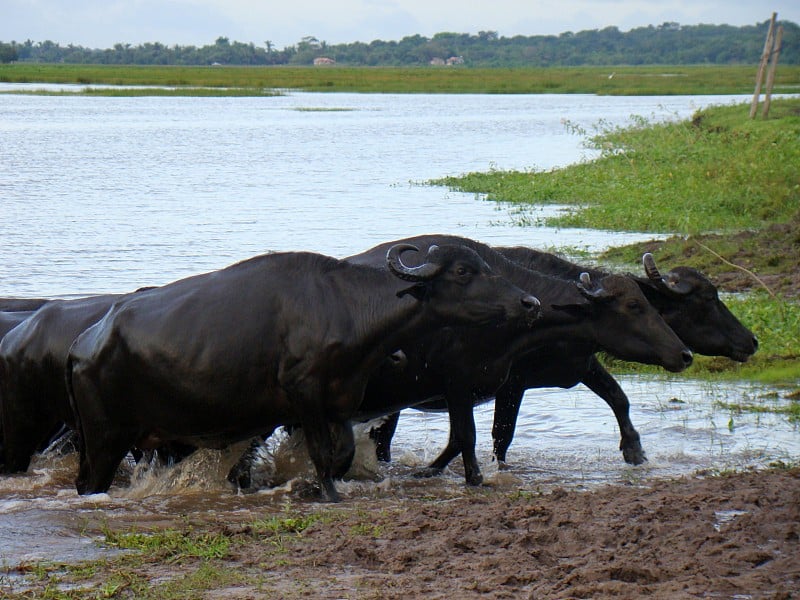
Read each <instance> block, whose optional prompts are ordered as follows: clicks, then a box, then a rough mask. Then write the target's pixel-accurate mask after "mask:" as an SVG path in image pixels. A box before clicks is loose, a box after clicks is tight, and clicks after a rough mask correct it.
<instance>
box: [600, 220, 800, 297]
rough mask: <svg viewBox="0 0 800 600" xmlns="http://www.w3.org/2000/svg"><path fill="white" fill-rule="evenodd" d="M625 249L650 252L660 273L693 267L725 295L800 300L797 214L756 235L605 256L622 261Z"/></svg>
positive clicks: (676, 241)
mask: <svg viewBox="0 0 800 600" xmlns="http://www.w3.org/2000/svg"><path fill="white" fill-rule="evenodd" d="M626 249H627V250H626ZM630 249H635V253H634V256H635V255H636V254H638V255H639V256H641V253H642V252H652V253H653V254H654V255H655V256H656V258H657V259H658V261H659V262H660V263H663V266H664V267H665V268H668V267H671V266H675V265H687V266H693V267H696V268H698V269H700V271H702V272H703V273H705V274H706V275H708V276H709V277H710V278H711V279H712V281H713V282H714V284H715V285H717V287H719V289H721V290H723V291H726V292H747V291H751V290H754V289H764V288H767V289H769V290H770V291H771V292H772V293H773V294H776V295H777V296H783V297H785V298H792V299H796V298H800V258H799V257H800V214H798V216H796V217H795V218H794V219H793V220H792V221H791V222H790V223H785V224H774V225H770V226H768V227H766V228H764V229H761V230H758V231H741V232H738V233H734V234H724V235H717V234H702V235H697V236H691V237H689V238H681V237H672V238H668V239H666V240H654V241H651V242H644V243H641V244H633V245H631V246H627V247H625V248H623V249H612V250H610V251H609V252H608V253H607V254H606V255H607V256H608V255H611V256H613V255H615V254H617V255H623V256H624V255H625V253H626V252H628V253H630ZM715 253H716V254H715ZM734 265H735V266H734Z"/></svg>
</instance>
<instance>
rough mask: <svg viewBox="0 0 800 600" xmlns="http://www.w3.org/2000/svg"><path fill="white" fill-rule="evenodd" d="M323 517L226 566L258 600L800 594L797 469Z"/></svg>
mask: <svg viewBox="0 0 800 600" xmlns="http://www.w3.org/2000/svg"><path fill="white" fill-rule="evenodd" d="M333 514H334V515H336V517H335V518H333V519H332V520H331V521H329V522H322V521H320V522H317V523H315V524H314V525H312V526H311V527H309V528H308V529H307V530H306V531H305V532H304V533H303V535H302V536H301V537H300V538H297V539H296V540H294V541H293V542H292V544H291V547H290V548H289V551H288V552H286V553H285V554H282V555H281V556H279V557H270V556H269V555H265V553H264V548H263V546H262V544H261V543H260V542H259V541H258V540H253V541H251V542H249V543H247V544H245V545H244V546H242V547H241V548H239V549H238V550H237V551H236V553H235V556H234V561H233V562H232V563H231V566H235V567H236V568H238V569H242V568H244V569H255V570H263V571H264V572H265V573H264V574H265V576H266V577H267V579H268V580H269V583H268V585H266V586H265V587H264V588H263V589H262V592H263V593H264V596H265V597H269V596H270V594H271V593H275V592H277V591H281V590H284V591H286V592H287V594H290V593H297V594H302V593H303V591H304V590H305V591H306V592H308V593H309V594H310V595H311V596H313V597H317V598H343V597H353V598H386V597H398V598H400V597H426V598H458V597H461V598H463V597H469V596H476V597H477V596H479V595H480V596H481V597H484V598H525V597H528V598H554V597H559V598H564V597H576V598H600V597H622V598H640V597H643V596H650V597H661V598H680V597H715V598H732V597H738V598H791V597H796V596H795V594H797V590H798V589H800V539H799V536H800V470H798V469H794V470H791V471H770V472H766V473H764V472H762V473H745V474H738V475H730V476H722V477H716V478H707V479H706V478H688V479H678V480H672V481H661V482H652V483H643V484H642V485H641V486H626V487H619V486H613V487H604V488H601V489H597V490H594V491H590V492H585V491H569V490H564V489H556V490H554V491H552V492H550V493H547V494H544V495H536V494H533V495H529V494H508V493H493V492H491V491H484V490H477V491H472V492H465V493H464V495H463V496H460V497H455V498H452V499H449V500H437V501H435V502H434V501H428V500H426V499H424V498H394V499H391V500H389V499H386V498H382V499H380V500H377V501H350V502H347V503H346V505H344V506H342V507H337V508H335V509H333ZM365 525H366V526H367V527H364V526H365ZM270 590H271V591H270ZM228 591H229V592H230V594H226V595H227V596H228V597H229V598H230V597H259V595H260V594H261V593H262V592H258V591H257V590H256V589H250V590H244V589H241V590H238V591H237V590H228Z"/></svg>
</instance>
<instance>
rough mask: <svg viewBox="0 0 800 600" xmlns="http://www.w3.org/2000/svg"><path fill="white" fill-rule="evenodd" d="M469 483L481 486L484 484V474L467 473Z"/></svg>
mask: <svg viewBox="0 0 800 600" xmlns="http://www.w3.org/2000/svg"><path fill="white" fill-rule="evenodd" d="M466 479H467V485H474V486H479V485H481V484H483V475H481V474H480V473H473V474H472V475H467V476H466Z"/></svg>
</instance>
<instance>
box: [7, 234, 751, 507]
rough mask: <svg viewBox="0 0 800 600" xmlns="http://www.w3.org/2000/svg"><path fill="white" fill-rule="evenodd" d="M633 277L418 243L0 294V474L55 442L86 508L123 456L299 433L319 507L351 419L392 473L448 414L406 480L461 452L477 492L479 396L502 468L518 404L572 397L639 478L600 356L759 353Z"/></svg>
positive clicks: (516, 254)
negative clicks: (66, 445)
mask: <svg viewBox="0 0 800 600" xmlns="http://www.w3.org/2000/svg"><path fill="white" fill-rule="evenodd" d="M642 263H643V271H644V273H643V275H641V276H638V275H622V274H617V273H611V272H605V271H601V270H598V269H595V268H587V267H582V266H578V265H575V264H573V263H571V262H568V261H566V260H564V259H562V258H560V257H558V256H556V255H553V254H549V253H545V252H541V251H537V250H534V249H532V248H528V247H524V246H519V247H497V246H488V245H486V244H483V243H480V242H477V241H474V240H471V239H468V238H463V237H456V236H452V235H422V236H416V237H413V238H408V239H403V240H396V241H393V242H389V243H385V244H380V245H378V246H375V247H374V248H371V249H369V250H367V251H365V252H363V253H361V254H357V255H354V256H350V257H347V258H344V259H335V258H331V257H328V256H323V255H320V254H314V253H310V252H283V253H271V254H264V255H260V256H256V257H254V258H251V259H249V260H245V261H242V262H239V263H237V264H234V265H231V266H229V267H227V268H224V269H220V270H218V271H213V272H210V273H205V274H201V275H196V276H193V277H188V278H185V279H181V280H178V281H175V282H173V283H170V284H167V285H164V286H161V287H152V288H141V289H138V290H136V291H133V292H131V293H127V294H109V295H98V296H89V297H86V298H78V299H72V300H50V299H33V298H31V299H25V298H0V419H1V420H2V437H0V468H1V469H2V471H3V472H5V473H17V472H24V471H26V470H27V469H28V466H29V464H30V461H31V458H32V456H33V455H34V454H36V453H37V452H40V451H41V450H42V449H44V448H45V447H46V446H47V444H48V442H50V441H51V440H53V439H54V436H57V435H59V434H61V433H63V432H64V431H69V432H72V434H73V435H74V436H75V439H76V445H77V448H78V450H79V453H80V458H79V467H78V473H77V478H76V487H77V491H78V493H80V494H93V493H101V492H105V491H107V490H108V489H109V487H110V486H111V484H112V480H113V478H114V475H115V473H116V470H117V467H118V466H119V464H120V463H121V462H122V460H123V459H124V458H125V456H126V455H127V454H128V453H129V452H131V453H132V454H133V456H141V455H142V453H144V452H148V451H151V450H154V449H159V450H160V451H161V452H162V453H163V454H165V455H172V456H173V457H174V458H175V459H180V458H181V457H183V456H185V455H186V454H187V453H188V452H191V451H193V450H194V449H196V448H201V447H206V448H224V447H227V446H229V445H231V444H233V443H235V442H239V441H242V440H246V439H251V438H257V439H264V438H266V437H267V436H269V435H271V434H272V432H273V431H275V429H277V428H278V427H281V426H283V427H287V428H294V427H301V428H302V429H303V431H304V433H305V440H306V446H307V449H308V453H309V456H310V457H311V460H312V463H313V465H314V467H315V469H316V474H317V479H318V483H319V486H320V489H321V494H322V497H323V498H324V499H327V500H330V501H336V500H338V499H339V494H338V492H337V489H336V487H335V484H334V480H336V479H338V478H341V477H342V476H343V475H344V473H345V472H346V471H347V470H348V468H349V466H350V464H351V461H352V459H353V454H354V440H353V430H352V423H353V422H359V421H361V422H366V421H369V420H371V419H374V418H376V417H383V419H381V420H380V425H377V426H375V427H374V428H373V429H372V430H371V432H370V436H371V437H372V438H373V440H374V441H375V446H376V452H377V455H378V459H379V460H383V461H389V460H390V457H391V439H392V436H393V434H394V431H395V428H396V427H397V423H398V416H399V412H400V411H401V410H403V409H407V408H414V409H417V410H446V411H447V412H448V415H449V419H450V436H449V440H448V442H447V445H446V446H445V448H444V450H443V451H442V452H441V454H440V455H439V456H438V457H437V458H436V459H435V460H434V461H433V462H432V463H431V464H430V465H429V466H428V467H427V468H425V469H423V470H421V471H419V473H418V474H419V475H423V476H427V475H435V474H437V473H439V472H441V471H442V470H443V469H444V468H445V467H446V466H447V465H448V463H449V462H450V461H451V460H452V459H453V458H455V457H456V456H458V455H461V457H462V459H463V464H464V476H465V479H466V482H467V483H468V484H470V485H478V484H480V483H481V482H482V476H481V472H480V468H479V465H478V461H477V459H476V456H475V445H476V434H475V421H474V417H473V407H474V406H475V405H476V404H480V403H483V402H488V401H491V400H494V402H495V412H494V425H493V429H492V436H493V439H494V456H495V458H496V460H498V461H500V463H501V464H502V463H505V461H506V460H507V452H508V448H509V446H510V444H511V441H512V438H513V435H514V430H515V426H516V419H517V414H518V412H519V409H520V404H521V401H522V397H523V393H524V392H525V391H526V390H529V389H534V388H540V387H554V386H555V387H565V388H568V387H572V386H574V385H576V384H578V383H584V384H585V385H586V386H587V387H588V388H589V389H591V390H592V391H593V392H595V393H596V394H597V395H599V396H600V397H601V398H603V399H604V400H605V401H606V402H607V403H608V404H609V406H610V407H611V409H612V410H613V411H614V415H615V417H616V419H617V422H618V424H619V429H620V434H621V441H620V450H621V451H622V455H623V458H624V460H625V461H627V462H628V463H631V464H640V463H642V462H643V461H645V460H646V459H645V454H644V451H643V449H642V446H641V443H640V439H639V434H638V433H637V431H636V429H635V428H634V426H633V423H632V422H631V420H630V416H629V403H628V399H627V397H626V395H625V392H624V391H623V390H622V388H621V387H620V385H619V384H618V383H617V382H616V381H615V380H614V378H613V377H612V376H611V375H610V374H609V373H608V371H606V370H605V368H604V367H603V365H602V364H601V362H600V361H599V360H598V358H597V353H598V352H605V353H607V354H609V355H612V356H614V357H618V358H620V359H623V360H628V361H635V362H641V363H647V364H653V365H658V366H660V367H663V368H664V369H667V370H669V371H672V372H678V371H681V370H683V369H685V368H686V367H688V366H689V365H690V364H691V362H692V352H697V353H700V354H706V355H714V356H726V357H729V358H731V359H733V360H736V361H745V360H747V358H748V357H749V356H751V355H752V354H753V353H754V352H755V351H756V349H757V346H758V344H757V341H756V338H755V336H754V335H753V334H752V333H751V332H750V331H749V330H748V329H747V328H746V327H744V326H743V325H742V324H741V323H740V322H739V321H738V320H737V319H736V317H735V316H734V315H733V314H732V313H731V312H730V311H729V310H728V308H727V307H726V306H725V305H724V303H723V302H722V301H721V300H720V299H719V295H718V293H717V289H716V287H715V286H714V285H713V284H712V283H711V282H710V281H709V280H708V279H707V278H706V277H704V276H703V275H702V274H701V273H699V272H698V271H696V270H695V269H691V268H688V267H677V268H675V269H673V270H671V271H669V272H667V273H663V274H662V273H661V272H660V271H659V269H658V267H657V266H656V264H655V261H654V259H653V257H652V256H651V255H650V254H645V255H644V257H643V259H642ZM249 460H251V457H249V456H248V455H247V453H245V456H243V457H242V459H241V461H240V464H239V465H238V466H237V467H236V472H237V473H239V474H241V473H246V471H247V469H248V468H249V467H248V461H249ZM242 481H246V477H244V478H243V479H242Z"/></svg>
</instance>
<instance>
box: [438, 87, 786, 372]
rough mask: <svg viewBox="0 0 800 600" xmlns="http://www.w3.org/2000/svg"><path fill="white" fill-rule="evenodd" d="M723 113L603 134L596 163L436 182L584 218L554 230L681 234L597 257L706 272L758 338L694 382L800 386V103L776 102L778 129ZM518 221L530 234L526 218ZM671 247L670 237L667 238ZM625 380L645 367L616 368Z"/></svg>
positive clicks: (637, 267) (738, 109)
mask: <svg viewBox="0 0 800 600" xmlns="http://www.w3.org/2000/svg"><path fill="white" fill-rule="evenodd" d="M748 108H749V107H748V106H747V105H739V106H720V107H712V108H709V109H707V110H704V111H701V112H699V113H698V114H696V115H695V116H694V118H693V119H691V120H688V121H680V122H671V123H665V124H651V123H648V122H647V121H645V120H640V121H638V122H636V123H635V124H634V125H633V126H631V127H627V128H621V129H618V128H607V127H604V126H602V125H601V126H600V127H599V129H598V131H597V132H596V135H594V136H593V137H592V138H591V140H590V144H591V146H592V147H594V148H596V149H597V150H599V151H600V157H599V158H598V159H597V160H594V161H591V162H586V163H582V164H578V165H573V166H570V167H567V168H564V169H558V170H554V171H548V172H539V171H535V170H532V171H527V172H519V171H511V172H509V171H492V172H489V173H469V174H466V175H464V176H461V177H448V178H445V179H441V180H437V181H434V182H431V183H434V184H438V185H446V186H448V187H451V188H454V189H458V190H460V191H467V192H476V193H482V194H488V197H489V198H490V199H493V200H500V201H509V202H514V203H517V204H519V205H520V206H521V207H523V209H524V206H525V205H538V204H547V203H552V204H566V205H569V206H572V207H573V209H572V210H570V211H568V212H567V213H565V214H564V215H562V216H559V217H555V218H552V219H548V220H546V223H547V224H548V225H551V226H558V227H592V228H598V229H608V230H617V231H650V232H654V233H659V232H673V233H675V234H678V235H675V236H674V237H669V238H668V239H660V240H656V241H653V242H650V243H645V244H636V245H633V246H629V247H625V248H619V249H614V250H612V251H609V252H607V253H606V254H605V255H603V256H600V257H595V258H596V259H597V262H599V263H600V264H616V265H618V266H624V268H627V269H629V270H632V271H636V272H639V271H641V263H640V260H641V255H642V253H643V252H644V251H651V252H653V253H654V254H655V256H656V259H657V260H658V261H659V263H660V264H661V265H662V266H663V267H665V268H668V267H671V266H677V265H679V264H684V265H690V266H695V267H697V268H699V269H701V270H702V271H703V272H705V273H707V274H708V275H710V276H711V277H712V279H714V280H715V281H716V282H717V283H718V285H719V287H720V289H722V290H723V291H725V290H727V291H731V292H743V291H751V292H753V293H751V294H749V295H747V296H746V297H745V298H742V297H736V298H732V299H729V300H728V304H729V305H730V306H731V307H732V309H733V311H734V313H735V314H737V315H738V316H739V317H740V319H741V320H742V321H743V322H744V323H745V324H747V325H748V326H749V327H750V328H751V329H753V330H754V331H755V333H756V334H757V335H758V336H759V339H760V342H761V347H760V350H759V352H758V353H757V354H756V355H755V357H754V358H753V359H751V362H749V363H748V364H747V365H738V364H736V363H733V362H732V361H728V360H727V359H724V360H723V359H711V358H705V357H699V358H698V361H697V364H696V365H695V366H694V367H693V368H692V369H690V370H689V371H688V373H687V375H688V376H698V375H700V376H707V377H740V378H752V379H759V380H764V381H773V382H775V381H786V382H791V383H794V384H795V385H796V384H797V382H798V381H800V338H798V335H797V332H798V331H800V305H799V304H798V300H797V299H798V296H800V266H799V265H798V257H800V169H798V165H800V100H781V101H774V102H773V105H772V111H771V113H770V118H769V119H767V120H763V119H760V118H759V119H756V120H750V119H749V118H748ZM521 215H522V216H520V217H519V219H520V222H521V224H523V225H524V224H526V217H525V212H524V210H523V211H522V212H521ZM660 237H661V238H665V237H667V236H666V235H662V236H660ZM609 362H610V364H611V366H612V367H613V368H615V369H616V370H617V371H619V370H631V369H637V370H638V369H639V367H634V366H633V365H627V364H621V363H618V362H613V361H609Z"/></svg>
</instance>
